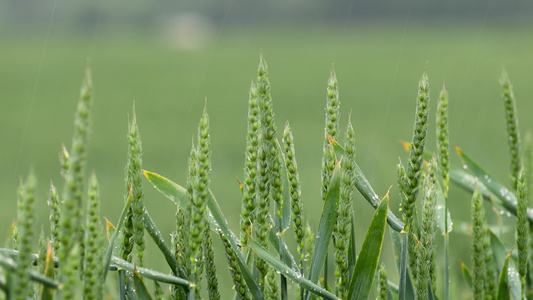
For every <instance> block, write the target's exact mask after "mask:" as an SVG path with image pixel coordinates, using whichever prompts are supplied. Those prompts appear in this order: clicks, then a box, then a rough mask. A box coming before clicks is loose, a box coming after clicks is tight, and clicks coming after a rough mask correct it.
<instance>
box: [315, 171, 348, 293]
mask: <svg viewBox="0 0 533 300" xmlns="http://www.w3.org/2000/svg"><path fill="white" fill-rule="evenodd" d="M339 199H340V164H337V166H336V167H335V170H334V171H333V176H332V178H331V181H330V186H329V189H328V193H327V197H326V201H325V202H324V207H323V208H322V216H321V217H320V222H319V226H318V232H317V237H316V240H315V247H314V250H313V257H312V259H311V263H310V268H309V276H308V278H309V280H310V281H311V282H313V283H316V282H317V281H318V277H319V275H320V272H321V271H322V267H323V265H324V260H325V259H326V255H327V252H328V245H329V241H330V239H331V235H332V233H333V226H334V224H335V220H336V219H337V210H338V206H339ZM307 299H309V294H308V297H307Z"/></svg>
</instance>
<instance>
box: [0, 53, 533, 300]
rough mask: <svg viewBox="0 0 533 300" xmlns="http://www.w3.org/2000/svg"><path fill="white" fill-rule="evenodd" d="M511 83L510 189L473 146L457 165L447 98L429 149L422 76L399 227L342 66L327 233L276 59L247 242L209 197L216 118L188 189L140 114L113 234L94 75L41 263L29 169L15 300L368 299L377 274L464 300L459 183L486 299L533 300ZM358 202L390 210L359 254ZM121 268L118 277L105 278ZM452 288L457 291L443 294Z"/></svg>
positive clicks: (381, 285) (403, 288)
mask: <svg viewBox="0 0 533 300" xmlns="http://www.w3.org/2000/svg"><path fill="white" fill-rule="evenodd" d="M501 83H502V89H503V96H502V97H503V100H504V107H505V114H506V124H507V132H508V145H509V153H510V156H511V160H510V161H511V163H510V165H511V175H510V178H511V182H512V185H511V188H506V187H505V186H504V185H503V184H501V183H499V182H498V181H496V180H495V179H494V178H493V177H492V176H490V175H489V174H488V173H487V172H486V171H485V170H484V169H483V168H482V167H480V166H479V165H478V164H477V163H476V162H475V161H474V160H473V159H472V158H471V157H469V156H468V155H466V154H465V153H464V152H463V151H462V150H460V149H459V148H457V153H458V154H459V157H460V158H461V159H462V161H463V162H464V167H457V166H454V165H451V164H450V153H449V151H450V149H449V135H448V92H447V91H446V89H444V88H443V89H442V91H441V93H440V95H439V97H438V105H437V113H436V126H435V127H436V131H437V145H436V151H434V153H433V152H431V151H428V150H427V148H429V147H426V135H427V132H428V128H429V126H430V123H431V122H430V121H431V119H430V113H429V112H430V109H429V108H430V101H429V100H430V89H429V79H428V77H427V75H426V74H423V76H422V78H421V80H420V82H419V87H418V95H417V97H416V111H415V122H414V127H413V137H412V140H411V142H405V143H404V146H405V148H406V150H407V151H408V152H409V154H408V157H407V160H406V164H405V165H404V163H402V162H400V163H399V165H398V168H397V170H398V187H399V195H397V196H398V197H399V198H400V200H401V214H402V216H401V219H400V218H398V217H396V216H395V214H394V213H393V212H392V211H391V209H389V197H390V196H391V195H389V193H387V194H386V195H384V196H383V197H380V196H378V194H377V193H376V192H375V191H374V189H373V188H372V186H371V184H370V182H369V181H368V180H367V179H366V177H365V175H364V174H363V172H362V170H361V169H360V168H359V166H358V165H357V159H356V151H355V149H356V135H355V130H354V126H353V125H352V123H351V120H348V125H347V127H346V129H345V130H344V134H342V133H341V129H340V128H339V120H340V98H339V86H338V82H337V77H336V74H335V71H334V70H332V72H331V75H330V77H329V79H328V81H327V86H326V120H325V128H324V136H323V155H322V170H321V180H322V185H321V195H320V198H322V203H321V205H322V206H323V208H322V214H321V217H320V220H319V223H318V228H316V229H312V228H311V227H310V226H309V225H307V222H306V220H305V214H304V205H303V199H302V198H301V188H300V179H299V174H298V167H297V160H296V152H295V146H294V144H295V139H294V137H293V134H292V131H291V127H290V125H289V122H286V123H285V127H284V129H283V132H282V134H278V131H277V127H276V122H275V114H274V108H273V99H272V96H271V92H270V89H271V88H270V83H269V80H268V68H267V65H266V62H265V60H264V58H263V57H261V58H260V63H259V68H258V74H257V78H256V79H255V80H254V81H253V82H252V85H251V86H250V91H249V99H248V121H247V122H248V123H247V133H246V149H245V161H244V177H243V180H242V183H241V185H240V187H241V193H242V206H241V219H240V229H239V232H237V233H235V232H234V231H232V229H230V228H229V226H228V223H227V221H226V219H225V218H224V215H223V213H222V208H221V207H220V206H219V204H218V201H217V200H216V198H215V196H214V195H213V193H212V192H211V190H210V188H209V186H210V178H209V174H210V170H211V158H210V157H211V150H210V127H209V126H210V122H209V115H208V113H207V109H206V108H204V112H203V114H202V116H201V118H200V121H199V124H198V134H197V136H196V138H194V139H193V141H192V146H191V151H190V156H189V161H188V169H187V170H186V174H187V180H186V182H185V184H184V185H183V186H181V185H178V184H176V183H174V182H172V181H171V180H169V179H167V178H165V177H163V176H161V175H159V174H157V173H154V172H149V171H146V170H143V169H142V143H141V137H140V133H139V129H138V127H137V120H136V117H135V110H133V113H132V117H131V119H130V124H129V132H128V158H127V161H126V171H125V189H124V208H123V211H122V214H121V216H120V218H119V219H118V221H117V223H116V226H114V225H113V224H112V223H111V222H110V221H107V220H106V230H105V231H104V227H103V224H102V223H103V222H102V219H101V217H100V212H99V206H100V204H99V201H100V196H99V187H98V181H97V178H96V176H95V175H94V173H93V174H91V175H90V176H89V178H88V179H86V170H85V160H86V155H87V153H86V149H87V143H88V137H89V133H90V128H91V106H92V102H93V97H92V90H93V88H92V83H91V74H90V72H89V71H88V72H87V74H86V77H85V79H84V81H83V85H82V89H81V96H80V101H79V104H78V108H77V111H76V115H75V122H74V125H75V126H74V136H73V139H72V145H71V147H70V149H67V148H66V147H63V148H62V151H61V152H60V166H61V174H62V177H63V181H64V182H63V192H62V193H58V191H57V189H56V187H55V186H54V184H51V186H50V193H49V199H48V203H49V207H50V230H49V234H48V235H46V234H45V233H44V231H43V230H41V234H40V236H39V239H38V240H39V243H38V247H37V251H33V250H34V245H33V240H34V239H35V232H34V225H35V224H34V209H33V205H34V203H35V201H36V199H35V187H36V181H37V180H36V178H35V176H34V175H33V174H32V173H31V172H30V174H29V175H28V176H27V178H26V179H25V180H23V181H21V184H20V187H19V190H18V212H17V219H16V222H14V223H13V225H12V227H11V230H10V234H9V239H8V241H7V242H6V246H5V248H1V249H0V290H2V291H3V293H2V294H0V298H5V299H27V298H32V299H34V298H35V299H37V298H38V299H74V298H84V299H103V298H119V299H153V298H157V299H168V298H170V299H191V300H192V299H201V298H208V299H220V298H221V297H222V296H221V295H220V292H219V288H218V286H219V283H218V279H219V278H220V276H225V274H227V272H228V271H229V274H230V275H231V278H232V281H233V289H234V291H235V293H234V295H233V297H234V298H235V299H284V300H285V299H289V298H291V299H294V298H296V299H317V298H324V299H367V298H368V297H369V295H370V294H371V293H372V286H373V283H374V279H375V278H377V280H376V281H377V284H376V285H377V296H378V298H379V299H399V300H402V299H435V298H436V296H439V298H440V297H441V295H442V297H443V299H450V278H449V272H448V271H449V269H450V266H449V261H448V252H449V236H448V233H449V232H450V231H451V229H452V226H451V224H452V222H451V219H450V215H449V212H448V207H447V206H448V204H447V202H448V201H447V198H448V189H449V182H453V183H455V184H456V185H457V186H459V187H461V188H464V189H466V190H469V191H471V192H472V194H473V196H472V202H471V209H472V231H471V236H472V254H471V255H472V266H471V267H470V268H468V267H467V266H466V265H462V270H463V274H464V275H465V278H466V279H467V282H468V283H469V284H470V286H471V288H472V293H473V297H474V298H475V299H496V298H497V299H509V298H510V296H511V295H512V296H513V297H514V298H515V299H523V298H525V297H531V296H532V295H531V290H532V289H531V286H532V282H533V280H531V278H530V277H529V276H530V275H529V274H530V272H529V270H528V266H529V265H530V262H531V261H532V259H533V257H532V256H531V253H533V251H529V249H530V248H533V242H532V239H530V233H529V228H530V223H531V222H532V221H533V213H532V212H531V211H529V210H528V208H527V207H528V195H529V194H528V187H529V184H530V181H531V176H530V174H531V157H532V154H531V152H532V150H531V144H530V142H527V143H526V144H525V146H524V147H522V146H521V142H520V141H521V139H520V133H519V130H518V121H517V116H516V103H515V102H516V100H515V98H514V95H513V91H512V86H511V83H510V81H509V79H508V77H507V75H506V74H505V73H504V74H503V75H502V79H501ZM278 136H281V139H279V138H278ZM526 141H528V140H527V139H526ZM184 172H185V171H184ZM143 176H144V177H145V178H146V179H147V180H148V181H149V182H150V183H151V185H153V186H154V187H156V188H157V189H158V190H159V191H160V192H161V193H162V195H164V196H166V197H167V198H168V199H170V200H171V203H169V204H168V205H169V207H170V206H171V205H173V206H174V208H175V209H176V215H175V216H176V219H175V221H174V222H175V224H176V227H175V230H174V232H173V233H172V235H171V238H170V241H165V239H164V237H163V236H162V235H161V233H160V232H159V230H158V229H157V227H156V225H155V224H154V222H153V221H152V219H151V217H150V215H149V213H148V211H147V209H146V208H145V207H144V202H143V188H142V180H143V179H142V177H143ZM86 186H87V187H86ZM84 191H86V192H84ZM356 195H360V196H362V198H364V199H365V200H366V201H367V202H368V203H369V204H370V205H371V206H372V207H374V208H375V213H374V216H373V218H372V220H371V222H370V224H369V226H368V228H366V232H367V233H366V237H365V239H364V241H363V243H362V245H361V246H360V249H359V251H357V245H356V239H355V230H356V226H359V227H360V225H359V224H357V222H356V221H357V215H356V213H355V211H354V197H356ZM317 198H318V197H317ZM483 199H486V200H488V201H490V202H491V205H493V206H496V207H498V209H503V210H506V211H508V212H509V213H511V214H514V215H516V219H517V227H516V242H515V243H513V244H504V243H503V242H502V240H501V238H500V237H499V236H497V235H495V234H494V233H493V232H492V231H491V229H490V227H489V226H488V224H487V221H486V218H485V213H484V206H483V201H482V200H483ZM387 225H388V227H389V228H390V230H389V231H390V233H391V236H392V240H393V246H394V252H395V261H396V263H397V270H398V275H399V276H398V277H399V282H398V283H393V282H391V281H389V280H388V279H387V278H388V275H387V270H386V269H385V265H384V264H381V266H380V265H379V261H380V254H381V249H382V244H383V240H384V238H385V232H386V231H385V230H386V227H387ZM288 231H292V232H293V234H294V239H295V241H296V249H289V247H288V246H287V243H286V239H285V237H286V235H287V234H288V233H287V232H288ZM436 231H440V233H442V235H441V234H437V232H436ZM145 233H148V235H149V236H150V237H151V238H152V240H153V242H154V243H155V244H156V245H157V247H158V249H159V250H160V252H161V253H160V254H161V255H162V256H163V257H164V259H165V260H166V262H167V263H168V269H167V270H162V271H157V270H154V269H151V268H146V267H144V262H143V261H144V260H143V258H144V249H145ZM106 236H107V241H108V242H107V243H106V242H105V241H106ZM440 236H443V240H444V262H443V266H444V268H442V269H443V270H444V272H443V274H437V272H438V270H439V269H438V268H437V259H436V252H437V249H436V244H437V240H438V238H439V237H440ZM216 237H219V238H220V240H221V242H222V245H223V247H224V249H223V253H217V251H215V249H214V247H213V243H212V238H216ZM512 249H516V254H514V252H512ZM528 253H529V255H528ZM222 256H225V259H226V260H227V266H228V271H226V270H220V269H219V270H217V269H216V267H215V266H216V265H219V266H220V264H217V263H216V260H221V259H223V258H222ZM328 263H333V265H334V272H333V274H328ZM109 271H112V272H113V274H114V275H115V276H114V279H113V280H111V281H106V278H107V277H108V274H109ZM441 275H442V276H441ZM148 281H152V282H153V285H154V288H153V289H149V288H148V287H147V285H146V283H147V282H148ZM439 281H440V282H443V284H438V282H439ZM161 284H166V285H168V286H169V289H163V288H162V286H161ZM291 285H292V287H293V288H292V289H290V288H289V287H290V286H291ZM437 286H442V287H443V290H442V291H439V290H437ZM289 291H292V292H291V293H289ZM294 291H297V292H294ZM223 297H225V299H228V298H229V297H230V296H229V295H224V296H223Z"/></svg>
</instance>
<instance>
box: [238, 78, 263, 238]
mask: <svg viewBox="0 0 533 300" xmlns="http://www.w3.org/2000/svg"><path fill="white" fill-rule="evenodd" d="M257 97H258V96H257V88H256V87H255V84H254V83H252V85H251V86H250V95H249V99H248V132H247V134H246V152H245V163H244V183H243V199H242V208H241V230H242V231H241V244H243V245H246V244H247V243H248V235H249V234H250V233H251V229H250V224H252V223H253V221H254V210H255V204H256V192H257V182H256V178H257V151H258V148H259V138H260V136H259V126H260V124H259V117H260V116H259V105H258V102H257Z"/></svg>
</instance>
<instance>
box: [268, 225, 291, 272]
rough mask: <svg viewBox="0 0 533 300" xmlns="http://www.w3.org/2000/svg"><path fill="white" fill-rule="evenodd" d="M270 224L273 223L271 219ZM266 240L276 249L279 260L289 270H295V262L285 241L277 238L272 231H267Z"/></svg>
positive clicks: (280, 237)
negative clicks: (280, 259)
mask: <svg viewBox="0 0 533 300" xmlns="http://www.w3.org/2000/svg"><path fill="white" fill-rule="evenodd" d="M270 222H271V223H273V221H272V219H270ZM268 240H269V241H270V243H271V244H272V246H274V249H276V251H277V252H278V254H279V255H280V258H282V261H283V262H284V263H285V264H286V265H288V266H291V268H293V269H295V270H296V269H298V264H297V263H296V260H295V259H294V256H293V255H292V253H291V252H290V251H289V248H288V247H287V244H286V243H285V239H284V238H283V237H282V236H279V235H278V234H276V233H275V232H274V231H273V230H269V231H268Z"/></svg>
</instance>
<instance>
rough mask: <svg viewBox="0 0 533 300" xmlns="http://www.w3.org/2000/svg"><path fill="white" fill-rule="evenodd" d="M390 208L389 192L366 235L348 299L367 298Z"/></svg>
mask: <svg viewBox="0 0 533 300" xmlns="http://www.w3.org/2000/svg"><path fill="white" fill-rule="evenodd" d="M388 209H389V195H388V194H387V195H386V196H385V198H384V199H383V201H381V204H380V205H379V207H378V209H377V210H376V213H375V214H374V217H373V218H372V221H371V222H370V227H369V228H368V231H367V232H366V237H365V240H364V242H363V245H362V246H361V251H360V252H359V258H358V259H357V262H356V264H355V269H354V272H353V276H352V279H351V281H350V289H349V291H348V299H367V298H368V295H369V293H370V289H371V288H372V283H373V282H374V277H375V274H376V270H377V268H378V263H379V257H380V254H381V247H382V245H383V237H384V236H385V228H386V226H385V225H386V224H387V211H388Z"/></svg>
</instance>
